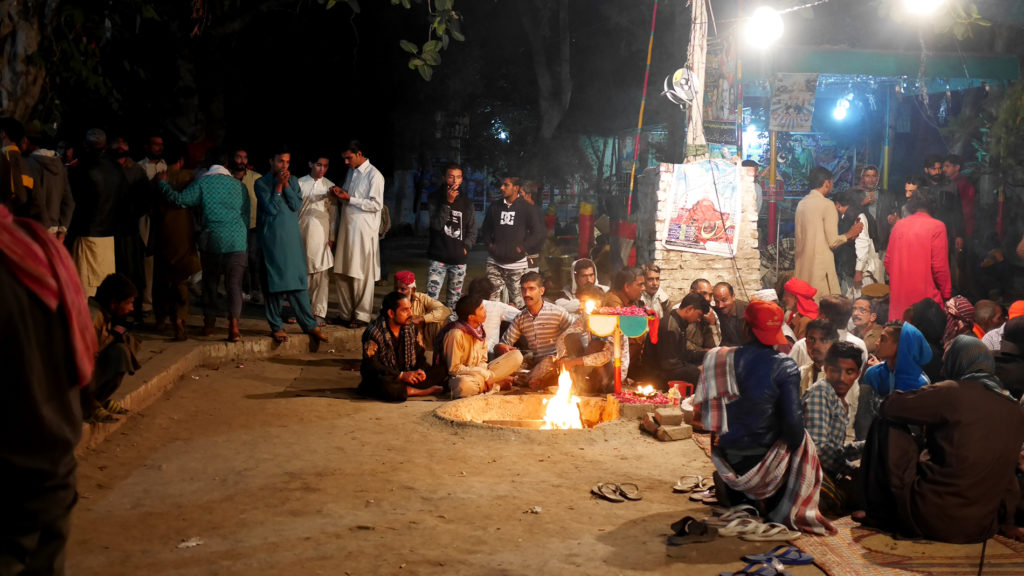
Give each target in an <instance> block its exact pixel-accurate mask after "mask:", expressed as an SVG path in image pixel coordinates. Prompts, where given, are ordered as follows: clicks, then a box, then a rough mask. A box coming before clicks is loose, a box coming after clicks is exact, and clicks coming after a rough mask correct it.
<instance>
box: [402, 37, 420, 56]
mask: <svg viewBox="0 0 1024 576" xmlns="http://www.w3.org/2000/svg"><path fill="white" fill-rule="evenodd" d="M398 45H399V46H401V47H402V50H405V51H406V52H408V53H409V54H419V52H420V49H419V47H418V46H416V45H415V44H413V43H412V42H409V41H408V40H399V41H398Z"/></svg>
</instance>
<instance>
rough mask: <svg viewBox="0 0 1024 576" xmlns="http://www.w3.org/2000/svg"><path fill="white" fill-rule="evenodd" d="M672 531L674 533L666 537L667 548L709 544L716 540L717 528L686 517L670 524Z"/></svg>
mask: <svg viewBox="0 0 1024 576" xmlns="http://www.w3.org/2000/svg"><path fill="white" fill-rule="evenodd" d="M672 530H673V531H674V532H675V533H674V534H672V535H671V536H669V537H668V545H669V546H682V545H683V544H698V543H701V542H711V541H712V540H714V539H715V538H718V529H717V528H714V527H712V526H708V525H707V524H705V523H704V522H703V521H701V520H696V519H694V518H693V517H692V516H687V517H685V518H683V519H682V520H679V521H678V522H676V523H674V524H672Z"/></svg>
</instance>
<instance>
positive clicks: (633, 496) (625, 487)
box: [619, 482, 644, 501]
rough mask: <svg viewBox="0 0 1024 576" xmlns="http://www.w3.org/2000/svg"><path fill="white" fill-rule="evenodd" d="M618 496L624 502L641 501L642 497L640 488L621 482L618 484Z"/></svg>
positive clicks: (630, 483) (631, 483)
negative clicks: (623, 499)
mask: <svg viewBox="0 0 1024 576" xmlns="http://www.w3.org/2000/svg"><path fill="white" fill-rule="evenodd" d="M619 496H622V497H623V498H625V499H626V500H634V501H636V500H643V499H644V497H643V495H642V494H640V486H638V485H636V484H635V483H633V482H623V483H622V484H619Z"/></svg>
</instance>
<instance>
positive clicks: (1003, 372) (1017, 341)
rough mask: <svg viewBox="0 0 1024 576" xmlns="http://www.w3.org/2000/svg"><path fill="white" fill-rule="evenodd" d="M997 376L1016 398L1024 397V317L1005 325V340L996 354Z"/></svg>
mask: <svg viewBox="0 0 1024 576" xmlns="http://www.w3.org/2000/svg"><path fill="white" fill-rule="evenodd" d="M994 356H995V361H996V376H998V377H999V381H1000V382H1002V383H1003V385H1004V386H1006V389H1007V391H1009V392H1010V395H1012V396H1013V397H1014V398H1016V399H1018V400H1020V399H1021V396H1024V317H1019V316H1018V317H1016V318H1013V319H1012V320H1010V321H1009V322H1007V323H1006V324H1004V325H1003V340H1002V343H1001V344H1000V349H999V351H998V352H996V353H995V354H994Z"/></svg>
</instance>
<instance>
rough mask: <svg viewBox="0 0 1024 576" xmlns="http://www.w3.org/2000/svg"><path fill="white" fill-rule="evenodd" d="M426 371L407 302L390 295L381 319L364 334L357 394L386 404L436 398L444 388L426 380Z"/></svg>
mask: <svg viewBox="0 0 1024 576" xmlns="http://www.w3.org/2000/svg"><path fill="white" fill-rule="evenodd" d="M426 368H427V360H426V356H425V354H424V352H423V346H421V345H420V343H419V339H418V338H417V336H416V328H415V327H414V326H413V325H412V305H411V304H410V303H409V298H408V297H407V296H405V295H404V294H401V293H399V292H391V293H390V294H388V295H387V296H385V297H384V301H383V302H382V303H381V307H380V315H379V316H377V319H376V320H374V321H373V322H371V323H370V324H369V325H368V326H367V327H366V330H365V331H364V332H363V360H362V362H361V363H360V365H359V373H360V374H361V375H362V377H363V380H362V381H361V382H360V383H359V392H361V393H363V394H365V395H367V396H372V397H375V398H379V399H381V400H385V401H388V402H404V401H405V400H406V398H408V397H409V396H429V395H430V394H436V393H437V392H440V391H441V390H442V389H443V388H442V387H441V386H437V385H435V384H436V383H435V382H434V381H433V379H432V378H428V375H427V372H426Z"/></svg>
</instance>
